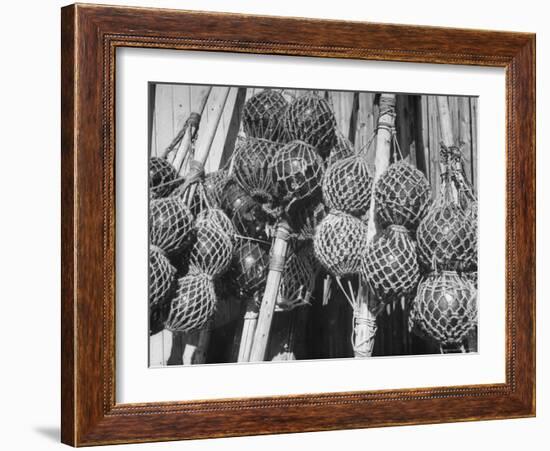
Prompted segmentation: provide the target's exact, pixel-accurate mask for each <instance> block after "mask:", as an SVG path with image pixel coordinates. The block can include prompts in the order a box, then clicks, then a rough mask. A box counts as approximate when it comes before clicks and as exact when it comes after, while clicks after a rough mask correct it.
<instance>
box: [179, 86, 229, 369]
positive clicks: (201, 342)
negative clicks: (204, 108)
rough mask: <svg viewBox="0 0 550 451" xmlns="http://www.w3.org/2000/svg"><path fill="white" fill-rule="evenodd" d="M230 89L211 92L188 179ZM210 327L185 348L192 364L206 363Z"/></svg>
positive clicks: (200, 162) (198, 168) (200, 163)
mask: <svg viewBox="0 0 550 451" xmlns="http://www.w3.org/2000/svg"><path fill="white" fill-rule="evenodd" d="M229 89H230V88H226V87H214V88H212V89H211V91H209V95H208V101H207V103H208V105H209V116H210V117H209V119H210V120H209V121H208V122H207V123H206V124H204V127H201V128H200V129H199V133H198V137H197V143H196V147H195V155H194V159H193V161H192V162H191V163H192V164H190V167H189V172H188V174H187V177H195V176H196V175H197V174H198V173H200V172H202V168H203V167H204V164H205V162H206V159H207V158H208V155H209V154H210V150H211V148H212V142H213V141H214V136H215V135H216V130H217V128H218V125H219V123H220V119H221V117H222V113H223V110H224V107H225V103H226V102H227V98H228V96H229ZM194 190H195V187H194V186H193V185H192V186H190V187H189V197H188V198H189V199H190V200H191V199H192V198H193V194H194ZM208 327H209V326H207V327H206V328H204V329H203V330H201V331H200V332H198V334H199V337H198V342H197V344H196V345H193V344H186V345H185V346H184V350H183V355H184V356H185V358H186V359H188V361H189V362H192V363H204V361H205V358H206V352H205V349H206V348H207V346H208V342H209V340H210V331H209V329H208Z"/></svg>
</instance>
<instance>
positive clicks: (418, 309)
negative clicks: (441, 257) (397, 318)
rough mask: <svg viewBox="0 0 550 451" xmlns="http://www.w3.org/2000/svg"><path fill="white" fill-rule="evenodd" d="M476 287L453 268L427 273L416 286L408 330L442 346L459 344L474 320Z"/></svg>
mask: <svg viewBox="0 0 550 451" xmlns="http://www.w3.org/2000/svg"><path fill="white" fill-rule="evenodd" d="M476 298H477V296H476V289H475V288H474V286H473V285H472V284H471V283H470V282H469V281H467V280H465V279H463V278H461V277H460V276H459V275H458V274H457V273H456V272H454V271H443V272H441V273H431V274H429V275H428V276H427V277H426V279H425V280H424V281H422V282H421V283H420V285H419V286H418V292H417V295H416V297H415V299H414V301H413V304H412V310H411V314H410V317H409V323H410V324H409V325H410V327H411V329H412V330H413V331H414V332H415V333H417V334H419V335H421V336H426V337H429V338H431V339H433V340H435V341H437V342H439V343H440V344H443V345H453V344H458V343H460V342H461V341H462V340H463V339H464V338H465V337H466V335H467V334H468V332H470V330H471V329H472V328H473V327H474V326H475V325H476V323H477V300H476Z"/></svg>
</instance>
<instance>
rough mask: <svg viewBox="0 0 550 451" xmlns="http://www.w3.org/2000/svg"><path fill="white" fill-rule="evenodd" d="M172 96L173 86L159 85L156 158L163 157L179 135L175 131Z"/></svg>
mask: <svg viewBox="0 0 550 451" xmlns="http://www.w3.org/2000/svg"><path fill="white" fill-rule="evenodd" d="M172 94H173V85H168V84H158V85H157V88H156V94H155V130H156V154H155V155H156V156H160V155H162V153H163V152H164V149H166V147H168V145H169V144H170V143H171V142H172V139H174V136H176V133H177V132H176V131H175V130H174V111H173V104H172V99H173V97H172Z"/></svg>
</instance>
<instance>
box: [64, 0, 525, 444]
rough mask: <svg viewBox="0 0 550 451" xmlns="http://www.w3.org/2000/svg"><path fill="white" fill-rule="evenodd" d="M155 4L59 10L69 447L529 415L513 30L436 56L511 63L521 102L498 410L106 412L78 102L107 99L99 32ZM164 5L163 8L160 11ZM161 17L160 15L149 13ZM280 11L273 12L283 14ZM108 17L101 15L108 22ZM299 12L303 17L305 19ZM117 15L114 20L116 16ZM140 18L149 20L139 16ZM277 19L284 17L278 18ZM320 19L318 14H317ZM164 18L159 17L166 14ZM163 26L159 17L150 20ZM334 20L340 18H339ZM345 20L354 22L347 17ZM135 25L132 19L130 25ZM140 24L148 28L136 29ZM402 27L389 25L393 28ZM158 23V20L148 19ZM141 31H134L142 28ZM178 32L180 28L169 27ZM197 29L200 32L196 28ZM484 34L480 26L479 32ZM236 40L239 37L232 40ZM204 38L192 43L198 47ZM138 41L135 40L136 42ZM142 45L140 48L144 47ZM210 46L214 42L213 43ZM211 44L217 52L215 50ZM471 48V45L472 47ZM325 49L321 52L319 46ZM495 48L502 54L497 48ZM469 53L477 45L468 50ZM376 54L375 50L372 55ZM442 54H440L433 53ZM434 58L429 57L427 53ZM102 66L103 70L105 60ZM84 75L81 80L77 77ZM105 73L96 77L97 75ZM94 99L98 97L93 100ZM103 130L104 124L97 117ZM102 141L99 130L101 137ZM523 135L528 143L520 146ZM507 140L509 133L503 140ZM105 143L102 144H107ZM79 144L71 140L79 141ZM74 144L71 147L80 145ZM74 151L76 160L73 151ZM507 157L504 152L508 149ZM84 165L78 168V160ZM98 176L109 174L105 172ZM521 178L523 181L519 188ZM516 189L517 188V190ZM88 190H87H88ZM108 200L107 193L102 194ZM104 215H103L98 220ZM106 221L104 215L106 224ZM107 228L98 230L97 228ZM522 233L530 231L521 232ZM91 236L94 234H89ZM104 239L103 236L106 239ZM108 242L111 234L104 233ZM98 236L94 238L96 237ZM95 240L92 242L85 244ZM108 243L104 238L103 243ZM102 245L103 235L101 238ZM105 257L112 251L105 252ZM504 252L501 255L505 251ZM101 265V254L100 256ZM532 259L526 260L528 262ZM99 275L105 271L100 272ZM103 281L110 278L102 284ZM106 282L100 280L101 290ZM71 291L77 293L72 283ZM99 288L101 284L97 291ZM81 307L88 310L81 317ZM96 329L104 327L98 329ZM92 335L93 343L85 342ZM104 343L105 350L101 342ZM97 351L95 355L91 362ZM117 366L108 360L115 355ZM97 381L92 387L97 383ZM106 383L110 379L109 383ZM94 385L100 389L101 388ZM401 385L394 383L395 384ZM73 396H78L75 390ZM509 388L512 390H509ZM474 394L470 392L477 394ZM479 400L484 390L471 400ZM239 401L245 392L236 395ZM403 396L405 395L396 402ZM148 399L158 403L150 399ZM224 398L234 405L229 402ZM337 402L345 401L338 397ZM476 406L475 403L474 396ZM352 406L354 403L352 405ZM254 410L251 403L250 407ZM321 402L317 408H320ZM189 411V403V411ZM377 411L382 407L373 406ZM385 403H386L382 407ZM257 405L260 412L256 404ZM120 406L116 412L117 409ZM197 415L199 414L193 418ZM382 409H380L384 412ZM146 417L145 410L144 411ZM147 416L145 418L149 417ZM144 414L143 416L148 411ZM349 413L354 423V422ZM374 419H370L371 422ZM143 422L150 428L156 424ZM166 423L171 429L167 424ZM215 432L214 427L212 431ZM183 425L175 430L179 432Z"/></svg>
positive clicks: (94, 221) (89, 131) (519, 56)
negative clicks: (514, 374)
mask: <svg viewBox="0 0 550 451" xmlns="http://www.w3.org/2000/svg"><path fill="white" fill-rule="evenodd" d="M123 11H124V12H125V13H126V12H131V13H133V14H130V16H131V17H126V16H125V15H124V14H122V12H123ZM160 11H161V10H151V9H142V10H139V15H137V12H138V11H134V10H132V9H130V11H128V10H127V9H122V8H117V7H114V8H111V7H104V6H99V5H96V6H91V5H71V6H69V7H65V8H63V9H62V68H61V73H62V92H63V97H62V109H61V111H62V140H61V142H62V190H63V193H62V297H63V299H62V348H61V351H62V363H61V365H62V368H61V370H62V441H63V442H64V443H67V444H69V445H72V446H81V445H97V444H114V443H136V442H143V441H147V442H149V441H164V440H180V439H189V438H206V437H222V436H225V437H227V436H239V435H257V434H266V433H270V434H273V433H284V432H298V431H318V430H327V429H348V428H357V427H372V426H387V425H390V424H392V425H401V424H423V423H433V422H442V421H443V422H449V421H467V420H476V419H477V420H482V419H496V418H514V417H524V416H532V415H533V414H534V403H535V393H534V380H535V379H534V378H535V369H534V368H535V361H534V340H535V337H534V313H535V312H534V309H535V302H534V301H535V293H534V286H535V280H534V277H535V267H534V264H535V261H534V255H535V249H534V244H535V236H534V232H535V230H534V224H531V223H530V221H533V218H534V215H535V211H534V200H535V179H534V174H535V147H534V124H533V123H532V121H533V120H534V96H535V93H534V83H535V82H534V76H535V74H534V61H535V54H534V47H535V42H534V35H527V34H524V35H521V42H518V39H519V38H518V36H517V35H516V34H513V33H502V34H498V33H495V34H491V33H490V34H489V37H491V39H490V41H493V42H496V44H495V45H497V44H499V45H501V47H499V50H495V52H496V54H501V55H504V56H502V58H500V59H498V60H496V59H495V60H491V61H489V60H486V61H484V62H480V64H478V63H477V60H476V59H475V54H474V55H473V57H472V55H457V58H458V59H456V60H453V61H452V62H451V61H449V59H448V58H442V57H437V58H442V59H441V62H445V63H447V64H449V63H450V64H472V63H474V64H475V65H489V66H494V65H496V66H500V67H503V66H508V65H509V64H510V62H512V61H513V63H514V64H512V66H511V69H513V70H514V71H515V72H514V76H515V77H516V78H515V82H516V83H517V88H518V97H516V99H515V102H514V104H513V105H512V107H515V106H517V105H519V106H520V107H521V108H520V109H518V112H521V113H520V114H523V116H520V115H519V114H518V117H516V118H515V120H514V121H513V122H514V123H513V124H512V128H513V133H514V134H515V138H514V140H513V141H514V142H513V146H514V149H513V150H514V157H516V158H517V161H516V164H515V166H512V169H513V172H514V173H515V177H516V176H517V179H518V183H517V184H518V187H520V192H516V193H515V195H514V197H515V199H514V200H515V201H516V200H517V201H518V202H519V203H520V204H521V205H520V206H519V208H517V210H516V212H517V213H518V224H517V228H516V230H515V234H516V236H517V237H518V238H521V239H522V240H525V239H527V241H524V242H523V241H519V240H518V241H519V242H523V243H524V244H523V246H524V249H520V251H519V252H518V255H517V256H516V257H517V258H513V259H512V261H514V263H515V266H518V264H519V265H522V264H523V265H524V267H521V268H519V269H518V268H516V269H515V270H516V271H517V272H516V274H515V275H516V277H515V283H516V284H517V285H518V287H517V292H516V293H517V297H518V298H519V299H518V302H517V305H518V307H517V310H518V311H519V313H520V318H518V321H517V322H518V325H517V326H516V327H517V329H518V331H519V333H518V337H517V338H518V339H517V341H518V350H519V353H518V355H517V356H516V357H519V358H518V361H517V363H516V364H514V367H516V366H517V367H518V370H519V371H518V376H519V377H518V379H519V380H518V387H517V389H516V390H513V391H515V395H514V394H511V393H508V394H503V395H502V396H501V397H499V398H495V401H498V402H499V403H500V404H498V405H500V407H501V408H503V410H502V411H501V412H498V413H497V412H493V413H492V414H488V413H484V414H479V415H477V414H476V415H473V414H472V413H471V412H473V411H472V410H471V409H473V408H475V407H476V403H474V402H473V401H474V399H476V398H473V397H472V398H471V401H472V402H471V403H470V404H469V409H470V410H469V411H470V414H467V415H466V416H464V415H463V414H460V416H459V417H456V416H454V415H449V416H448V417H446V418H443V419H442V418H438V419H435V418H433V419H428V420H426V419H424V420H417V419H413V420H410V421H409V420H407V421H405V420H401V421H399V420H396V419H393V420H392V422H391V423H387V422H384V421H383V418H382V419H378V418H373V419H371V420H368V419H366V418H362V417H357V416H356V417H354V418H352V419H350V418H349V416H350V414H349V413H346V411H347V410H355V411H357V410H358V408H359V407H358V406H359V404H362V402H358V403H354V404H352V402H351V401H349V404H347V408H346V409H343V408H340V409H339V412H340V413H341V417H342V418H341V420H340V421H339V422H338V423H335V424H332V425H330V426H328V425H327V424H325V423H320V422H319V421H320V419H319V418H321V414H323V415H324V412H321V413H319V414H318V415H316V416H314V418H312V419H310V421H309V423H308V422H307V421H306V420H307V419H304V418H302V412H303V410H301V409H303V407H306V406H307V405H306V406H300V405H291V406H284V405H281V406H279V407H273V410H270V409H272V407H271V406H269V405H266V406H264V407H262V408H261V409H267V412H270V413H272V414H273V416H274V417H273V421H275V423H273V424H270V425H269V427H267V426H264V428H258V427H252V426H251V424H248V425H247V424H245V423H246V421H245V420H246V418H242V417H239V419H238V421H233V420H232V418H237V416H238V415H235V414H234V413H233V414H231V415H229V414H228V412H230V411H232V410H241V408H231V406H218V405H216V404H219V403H215V402H214V403H213V408H212V409H211V410H210V413H207V412H208V411H207V410H206V411H204V412H203V413H201V412H200V411H195V412H189V413H187V414H185V415H183V416H182V415H180V416H178V417H176V416H175V415H176V413H175V412H173V413H172V412H170V411H166V412H164V413H162V414H160V415H159V413H158V412H157V413H155V412H152V411H151V410H150V409H148V408H145V409H144V412H143V413H141V412H140V413H136V416H134V415H130V414H128V412H126V413H122V412H117V411H116V410H117V409H116V405H115V406H114V409H113V411H112V412H111V407H113V406H109V405H108V404H109V403H106V401H108V400H109V398H108V396H106V395H107V394H108V391H109V390H108V389H107V391H105V390H106V389H105V383H106V382H105V381H106V379H107V378H108V377H109V374H111V373H110V372H111V370H112V369H113V368H114V366H113V368H111V367H110V366H109V365H107V366H103V368H99V367H98V366H97V365H95V366H94V365H93V363H94V362H95V363H97V362H98V361H101V362H105V360H104V358H105V353H109V352H111V351H110V350H109V349H110V346H112V345H113V344H114V342H113V341H111V340H110V339H107V340H106V341H104V340H105V336H103V338H102V339H101V338H100V337H99V336H98V333H100V332H99V331H98V330H93V328H91V327H86V328H83V327H81V328H80V330H79V329H78V327H77V326H78V325H79V324H78V317H80V319H81V321H80V326H82V325H83V323H84V322H85V321H88V322H89V323H90V324H96V323H98V321H99V320H100V317H99V316H100V313H98V312H97V310H94V309H96V308H97V306H98V303H99V302H100V301H99V294H100V288H99V287H98V286H97V283H95V282H96V281H97V279H96V278H97V277H98V273H97V271H95V267H94V265H92V266H91V267H89V268H88V265H87V264H89V263H90V261H94V260H95V261H97V259H98V258H101V256H103V259H105V258H108V257H107V256H106V255H105V254H102V253H100V252H99V250H98V249H97V246H95V244H94V245H93V246H92V247H90V243H87V242H86V238H89V235H90V234H91V232H90V231H93V230H95V231H97V227H98V225H99V221H100V217H99V215H97V211H96V209H94V206H93V205H88V204H87V203H89V202H90V201H94V202H96V201H97V200H98V195H103V196H105V195H108V193H110V185H108V184H105V183H106V182H105V181H104V183H103V184H102V186H101V187H97V185H96V183H97V179H94V178H93V174H99V169H103V170H105V165H108V164H110V163H112V161H110V162H107V161H105V160H101V157H100V156H99V154H98V153H96V149H98V148H99V147H101V143H100V141H99V139H98V134H97V133H96V130H97V129H98V126H99V124H101V117H102V116H101V114H102V113H101V112H98V111H88V110H84V109H83V108H84V107H85V106H88V107H89V106H90V104H91V105H92V106H93V105H96V106H97V105H98V104H103V108H105V104H104V103H103V102H105V98H104V95H103V97H102V95H101V90H100V89H99V88H98V86H96V85H94V84H93V83H89V81H90V80H91V81H92V82H93V81H94V80H97V81H98V82H99V83H100V84H101V83H103V82H104V81H105V80H103V78H101V76H100V75H99V74H100V73H103V71H102V70H100V68H98V64H100V65H101V64H105V59H104V57H105V55H104V54H103V52H102V49H103V50H104V49H105V47H102V46H101V44H103V43H104V41H103V38H104V37H105V36H107V35H108V34H109V31H110V29H112V27H115V29H116V30H118V29H121V30H122V31H124V30H125V29H131V30H132V32H134V31H135V32H136V34H138V35H139V33H140V32H141V33H143V31H144V30H145V31H146V33H145V34H148V33H150V28H149V25H148V24H147V23H145V24H144V23H143V20H141V19H142V18H141V19H140V20H141V22H139V24H137V22H136V21H138V19H137V17H139V16H141V15H142V14H143V15H148V16H150V19H151V21H152V20H153V18H154V17H153V16H158V15H159V14H160ZM164 12H166V10H164ZM202 14H203V15H200V17H201V19H202V18H203V17H205V18H216V19H220V20H221V19H223V18H224V15H223V14H216V13H211V14H210V13H202ZM255 17H256V16H250V17H249V18H255ZM156 18H158V17H156ZM162 19H163V20H166V17H165V16H162ZM264 19H265V21H266V22H269V20H270V19H269V18H267V17H266V18H264ZM281 19H282V18H280V19H277V20H281ZM105 20H107V21H108V22H105ZM304 20H305V19H304ZM115 21H116V22H115ZM145 22H146V21H145ZM281 22H284V21H283V20H281ZM319 22H320V23H322V21H319ZM163 23H164V22H163ZM167 24H168V25H170V27H168V28H169V29H175V28H174V23H170V21H168V22H167ZM156 25H157V26H160V25H161V24H160V23H157V24H156ZM340 25H341V26H344V25H346V24H345V23H341V24H340ZM350 26H351V25H350ZM380 26H381V27H382V28H387V27H386V26H385V25H380ZM134 27H137V28H136V30H134ZM143 27H145V28H143ZM399 27H400V26H395V28H396V29H397V28H399ZM401 27H402V29H406V28H407V26H401ZM152 28H153V29H155V26H152ZM140 30H141V31H140ZM460 32H465V31H464V30H457V33H460ZM174 33H175V34H176V35H178V34H179V32H177V31H174ZM200 34H201V35H202V34H204V33H203V32H202V31H201V33H200ZM485 34H486V33H485ZM507 37H510V39H511V40H512V37H513V38H514V39H513V43H514V46H513V51H514V52H515V54H514V56H513V57H512V56H510V53H509V52H510V49H508V51H506V50H503V47H502V42H506V38H507ZM152 39H153V40H154V41H160V40H161V39H162V38H161V37H158V36H157V37H153V38H152ZM258 39H259V41H258V42H260V43H261V41H262V35H261V34H260V36H259V38H258ZM201 40H202V41H205V38H200V37H199V39H198V41H201ZM234 44H238V42H237V41H236V43H234ZM202 45H203V44H200V45H199V44H197V47H200V46H202ZM138 46H142V45H138ZM272 46H273V43H269V44H268V45H267V46H266V50H264V49H263V48H262V49H261V50H258V51H257V52H256V51H255V50H254V48H255V47H254V48H252V53H269V52H270V50H269V49H270V48H271V47H272ZM281 46H282V47H281V48H282V49H283V50H282V52H283V53H284V52H285V51H286V50H285V49H286V47H285V44H284V43H283V44H281ZM144 47H145V46H144ZM214 47H216V46H214ZM211 50H214V48H212V49H211ZM215 50H216V51H231V52H239V51H241V52H242V51H246V48H245V49H244V50H243V49H239V48H237V47H234V46H233V45H232V46H229V47H227V48H223V49H221V48H220V49H218V48H216V49H215ZM359 50H361V49H360V48H355V47H352V48H351V49H347V48H344V49H336V48H334V49H328V50H326V52H328V53H327V55H328V54H332V53H335V54H336V56H337V57H338V56H339V55H338V54H340V53H341V55H342V56H341V57H343V58H359V59H373V58H370V57H367V55H366V54H365V55H363V54H362V53H358V52H359ZM474 50H475V49H474ZM304 52H305V54H313V53H315V52H314V50H312V49H311V48H308V46H307V45H306V46H302V47H301V50H300V51H299V53H300V54H301V53H304ZM324 52H325V50H323V51H322V52H321V53H323V54H324ZM407 52H408V48H405V49H404V53H403V55H405V56H403V57H401V56H398V57H396V56H395V55H393V54H392V55H390V56H389V57H388V58H387V59H389V60H394V61H397V60H404V59H406V58H410V56H407V55H409V54H408V53H407ZM499 52H500V53H499ZM474 53H475V51H474ZM419 58H420V60H421V61H422V62H430V61H429V60H433V59H434V58H436V56H434V55H429V54H425V55H424V56H421V57H419ZM374 59H376V58H374ZM438 61H439V60H438ZM432 62H433V61H432ZM103 69H104V68H103ZM80 80H81V82H79V81H80ZM101 80H103V81H101ZM94 102H95V103H94ZM80 110H82V111H86V121H82V122H80V121H79V116H78V115H79V111H80ZM101 127H103V128H104V124H103V125H101ZM104 139H105V138H104ZM522 140H527V141H528V143H527V144H525V141H523V144H524V145H523V146H522V145H521V144H522ZM508 142H510V140H508ZM105 143H106V141H104V142H103V146H105ZM77 144H78V146H77ZM77 151H78V152H77ZM78 153H79V154H80V157H81V158H80V159H79V155H78ZM509 157H510V155H509ZM79 164H80V166H81V169H82V170H81V171H80V172H79V166H78V165H79ZM102 174H103V176H105V175H106V172H103V173H102ZM523 183H525V184H526V185H525V186H523ZM522 188H524V191H523V192H521V190H522ZM86 190H88V191H86ZM103 202H105V200H104V201H103ZM106 206H110V204H105V203H104V204H103V208H104V209H105V208H106ZM108 217H109V216H108V215H107V216H103V215H102V219H103V221H105V220H106V219H107V218H108ZM103 224H105V222H103ZM104 234H105V232H104ZM522 234H526V235H527V236H523V237H522ZM94 236H95V235H94ZM104 239H105V238H104ZM107 240H108V237H107ZM94 242H95V238H94ZM92 244H93V243H92ZM107 244H109V243H108V241H107ZM104 245H105V243H104ZM81 246H85V248H84V249H83V250H82V252H81V251H80V250H79V249H81ZM107 255H109V254H107ZM79 258H80V263H81V265H80V268H83V267H84V265H87V266H86V269H88V270H93V271H91V272H93V277H92V278H89V277H88V278H87V277H85V274H84V273H83V272H82V269H80V271H81V272H82V274H81V275H79V273H78V269H79V268H78V266H79V265H78V262H79V261H78V259H79ZM507 260H508V259H507ZM103 263H104V264H105V260H104V261H103ZM528 265H529V266H528ZM108 273H109V270H107V273H103V277H107V276H108ZM104 280H105V279H104ZM107 286H108V285H107ZM104 289H105V288H104ZM77 290H78V291H77ZM104 293H105V291H104ZM111 314H112V315H114V311H108V312H107V316H106V317H107V318H108V321H109V322H112V321H113V320H114V317H112V318H109V315H111ZM86 315H88V316H86ZM526 326H527V327H529V326H530V327H532V330H527V331H526V330H525V327H526ZM99 329H100V330H101V329H102V328H99ZM101 333H103V334H106V333H108V331H106V330H102V331H101ZM90 340H91V341H90ZM529 346H531V349H530V352H525V351H526V348H528V347H529ZM106 347H107V348H108V349H106ZM98 359H99V360H98ZM113 364H114V362H113ZM98 384H99V385H98ZM109 386H110V382H109ZM98 389H99V390H101V391H102V392H103V393H99V392H98ZM398 390H399V389H398ZM77 395H79V396H77ZM510 395H512V396H510ZM474 396H476V395H475V394H474ZM453 399H455V398H453V397H449V398H448V400H449V403H450V404H456V403H455V402H454V401H453ZM477 399H481V398H477ZM241 401H242V400H241ZM400 401H403V400H400ZM421 403H422V404H423V403H432V404H433V403H438V404H442V403H443V401H442V400H437V399H431V397H430V396H426V397H425V398H421V399H418V400H417V401H415V404H414V405H413V406H411V407H410V408H411V409H417V408H419V407H420V406H421ZM153 404H155V403H153ZM231 404H235V403H233V402H231ZM341 404H342V406H341V407H343V406H344V404H343V403H341ZM372 405H373V406H375V405H376V406H381V404H372ZM477 405H480V403H477ZM352 406H355V407H352ZM251 408H252V407H251ZM323 409H324V407H323V408H321V407H318V408H317V410H323ZM191 410H193V409H191ZM247 410H249V409H248V407H244V408H242V412H243V414H244V413H246V412H247ZM378 410H381V411H382V410H383V409H382V408H380V407H379V408H378ZM386 410H387V409H386ZM261 411H262V410H259V411H258V412H261ZM121 413H122V415H121ZM294 414H295V415H297V416H299V417H300V420H303V421H300V422H299V424H298V427H297V428H289V427H288V425H287V419H288V415H294ZM141 415H144V416H142V417H141V418H143V419H142V420H138V417H139V416H141ZM195 415H197V416H196V418H193V417H194V416H195ZM382 415H384V412H382ZM149 416H150V417H149ZM148 417H149V418H148ZM249 417H250V418H249V421H255V418H256V417H255V416H254V415H253V412H252V411H251V412H249ZM147 418H148V419H147ZM196 420H199V421H200V422H205V423H206V424H205V425H204V426H201V428H202V429H201V430H200V431H197V430H196V429H194V430H192V431H190V433H189V435H187V436H185V435H183V434H181V433H174V429H173V428H174V427H175V426H176V424H183V423H181V422H182V421H185V422H186V423H187V422H188V424H189V425H190V426H191V429H193V428H196V427H198V425H197V421H196ZM228 420H231V421H233V422H230V423H229V424H226V423H225V422H226V421H228ZM352 420H353V421H352ZM370 421H372V422H370ZM222 422H223V423H225V424H226V427H228V428H229V430H223V428H219V426H220V424H221V423H222ZM153 423H154V425H155V426H154V428H153V429H148V427H147V426H149V427H151V428H152V427H153ZM157 427H160V428H161V429H163V430H164V432H163V431H159V430H157V429H155V428H157ZM170 428H172V429H170ZM212 431H214V432H212ZM180 432H181V431H180Z"/></svg>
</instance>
